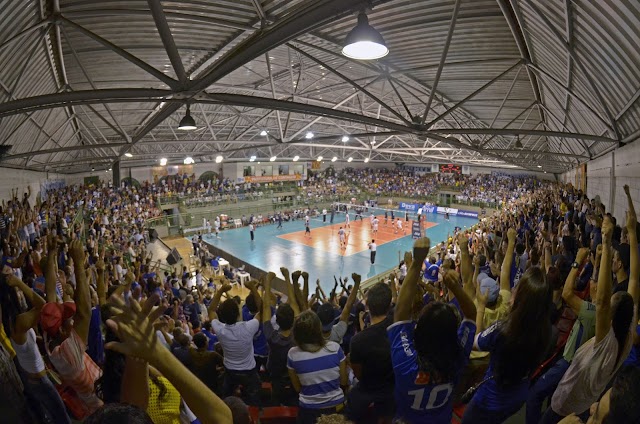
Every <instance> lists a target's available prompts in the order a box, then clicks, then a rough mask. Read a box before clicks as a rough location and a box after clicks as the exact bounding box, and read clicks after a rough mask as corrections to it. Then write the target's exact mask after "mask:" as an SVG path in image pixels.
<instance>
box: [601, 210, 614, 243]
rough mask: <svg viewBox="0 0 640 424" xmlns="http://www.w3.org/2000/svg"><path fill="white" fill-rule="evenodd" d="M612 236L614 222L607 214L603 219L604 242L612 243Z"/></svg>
mask: <svg viewBox="0 0 640 424" xmlns="http://www.w3.org/2000/svg"><path fill="white" fill-rule="evenodd" d="M612 236H613V222H612V221H611V218H609V217H608V216H605V218H604V220H603V221H602V242H603V243H604V242H605V241H606V242H607V243H609V244H611V237H612Z"/></svg>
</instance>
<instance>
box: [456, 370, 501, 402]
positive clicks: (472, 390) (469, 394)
mask: <svg viewBox="0 0 640 424" xmlns="http://www.w3.org/2000/svg"><path fill="white" fill-rule="evenodd" d="M492 379H493V376H491V377H487V378H485V379H484V380H482V381H481V382H479V383H477V384H475V385H473V386H471V387H469V389H468V390H467V391H466V392H464V394H463V395H462V397H461V398H460V402H462V403H464V404H467V403H469V401H470V400H471V399H472V398H473V396H474V395H475V394H476V392H477V391H478V389H479V388H480V387H482V385H483V384H484V383H486V382H487V381H489V380H492Z"/></svg>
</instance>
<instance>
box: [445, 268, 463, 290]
mask: <svg viewBox="0 0 640 424" xmlns="http://www.w3.org/2000/svg"><path fill="white" fill-rule="evenodd" d="M442 281H443V282H444V284H445V286H447V288H449V289H450V288H452V287H454V286H459V285H460V274H458V273H457V272H456V271H449V272H447V273H446V274H445V275H444V278H443V279H442Z"/></svg>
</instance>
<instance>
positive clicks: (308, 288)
mask: <svg viewBox="0 0 640 424" xmlns="http://www.w3.org/2000/svg"><path fill="white" fill-rule="evenodd" d="M184 177H185V178H175V179H171V180H169V181H168V182H167V183H166V184H163V183H156V182H154V183H151V182H145V183H143V184H142V185H141V187H138V188H134V187H120V188H113V187H109V186H102V187H99V188H95V187H91V188H90V187H84V186H72V187H66V188H62V189H60V188H59V189H57V190H56V191H52V192H50V193H47V196H46V201H38V202H37V204H35V205H31V204H30V202H29V200H28V199H29V197H30V195H31V193H30V192H28V193H24V197H23V198H22V199H19V198H18V195H19V193H18V192H17V190H16V191H15V192H12V196H11V199H5V200H6V202H3V205H2V210H1V211H0V233H1V236H2V241H1V243H2V246H1V250H2V267H3V268H2V273H1V275H0V308H1V318H2V325H1V326H0V330H1V331H0V394H1V396H0V417H1V418H0V421H2V422H7V423H41V422H43V423H48V422H53V423H71V422H72V420H74V421H84V422H86V423H89V424H91V423H113V422H123V423H124V422H129V423H156V424H160V423H162V424H164V423H184V422H186V423H202V424H214V423H221V424H229V423H252V422H253V423H258V422H272V423H287V422H298V423H302V424H313V423H338V422H341V423H349V422H351V423H356V424H359V423H392V422H394V423H412V424H422V423H435V424H444V423H450V422H462V423H463V424H475V423H492V424H493V423H501V422H505V421H506V420H508V419H509V418H510V417H513V416H514V415H516V414H521V416H526V418H523V420H524V421H525V422H526V423H527V424H537V423H545V424H546V423H558V422H560V423H563V424H570V423H577V422H589V423H616V424H626V423H637V422H639V420H640V403H638V401H637V399H638V396H639V395H640V371H638V366H640V326H638V316H637V309H638V298H639V296H640V291H639V289H640V288H639V287H638V284H639V278H640V268H639V264H640V263H639V249H638V247H639V246H638V239H639V233H640V228H639V227H638V225H637V215H636V211H635V208H634V205H633V202H632V200H631V196H630V194H629V188H628V187H627V186H625V187H624V190H625V193H626V196H627V199H628V206H627V209H628V212H627V216H626V220H625V222H624V225H621V223H618V222H616V219H615V218H614V217H613V216H612V215H611V214H610V213H608V211H607V210H606V208H605V206H604V205H602V204H601V203H599V202H597V201H596V200H595V199H589V198H587V196H586V195H585V194H584V193H583V192H581V191H580V190H577V189H575V188H573V187H571V186H564V185H561V184H557V183H545V184H542V183H540V182H538V181H536V180H534V179H533V178H531V177H519V178H505V177H502V176H496V175H493V176H492V175H477V176H467V175H464V176H462V175H445V174H442V175H438V174H436V175H429V174H426V175H418V174H413V173H409V172H405V171H401V170H381V169H358V170H356V169H346V170H343V171H341V172H339V173H337V174H335V175H333V176H327V175H324V176H323V175H320V174H318V175H316V176H315V177H314V178H313V179H312V180H311V181H309V182H307V183H306V184H305V187H304V189H306V190H307V195H310V196H315V195H328V194H335V193H338V192H341V193H349V192H350V191H351V190H359V189H362V188H364V187H366V188H367V189H368V190H369V189H372V190H374V191H375V192H376V193H378V194H380V195H391V196H414V195H415V196H418V197H420V196H427V195H430V194H433V193H435V192H436V191H437V190H438V187H439V186H441V185H448V186H456V185H457V186H458V187H460V190H461V196H466V197H468V198H473V199H480V200H482V201H492V200H498V201H502V202H503V208H502V209H501V210H500V211H499V213H497V214H495V215H493V216H491V217H489V218H486V219H484V220H482V221H480V222H479V223H478V225H477V226H476V227H474V228H472V229H467V230H459V231H456V233H455V234H452V235H451V237H450V238H449V239H447V240H444V241H442V242H441V243H440V241H437V242H438V243H436V241H433V242H432V241H431V240H429V239H428V238H421V239H418V240H416V241H415V243H414V246H413V250H412V251H411V252H406V253H405V254H404V257H403V259H402V261H401V262H400V263H399V264H398V268H397V270H396V272H395V273H394V274H392V275H391V277H390V278H388V279H387V280H385V281H380V282H377V283H374V284H371V285H368V286H366V287H362V286H361V284H362V283H363V281H361V280H362V278H361V276H360V275H358V274H351V275H350V276H349V277H334V276H333V273H332V271H329V270H328V271H327V275H326V276H323V277H322V278H323V279H325V280H329V279H333V281H334V285H333V289H332V290H331V291H330V292H329V293H328V294H327V293H325V292H324V290H323V289H322V287H321V285H320V284H319V282H316V283H315V284H314V282H311V281H309V275H308V274H307V273H306V272H304V270H291V271H290V270H288V269H287V268H284V267H283V268H281V270H280V274H281V276H282V279H283V281H284V286H283V287H284V290H282V292H279V291H276V290H274V288H273V286H274V280H275V278H276V274H274V273H272V272H269V273H266V274H265V275H263V276H262V277H260V278H258V279H253V280H251V281H249V282H247V283H245V287H246V288H247V289H248V290H249V294H248V295H246V296H245V297H244V298H241V297H239V296H232V295H231V294H230V293H231V290H232V284H231V283H233V282H234V281H235V280H236V279H237V278H238V276H237V274H238V273H239V270H233V269H225V270H224V273H223V274H222V275H212V274H211V273H210V269H209V267H208V266H206V261H204V260H203V261H202V263H201V264H200V265H201V266H197V270H196V275H195V276H193V275H192V273H191V270H190V269H188V268H187V267H184V268H183V269H182V271H181V272H177V271H176V270H165V271H162V270H161V269H160V268H158V265H157V263H156V262H153V261H152V260H151V258H150V257H149V252H148V251H147V243H148V242H149V240H148V238H147V236H146V234H145V231H144V229H145V226H144V225H145V220H147V219H150V218H153V217H155V216H158V215H160V214H161V211H160V210H159V209H158V204H157V198H158V196H160V195H166V194H168V193H181V194H185V193H186V194H189V193H195V194H196V195H207V194H209V195H210V194H212V193H220V192H229V193H231V192H234V191H236V189H237V190H241V189H244V188H240V187H238V186H237V185H235V184H232V183H231V182H230V181H226V182H225V181H222V182H217V181H216V182H213V181H211V182H207V183H201V182H197V180H196V179H195V178H193V177H188V176H184ZM354 181H357V182H358V184H357V185H356V184H354V183H353V182H354ZM217 231H218V227H216V233H217ZM202 248H204V246H203V245H202V244H200V241H199V240H198V238H197V237H195V242H194V254H196V253H198V249H202ZM265 254H268V252H265ZM523 410H524V413H523V412H522V411H523ZM452 420H454V421H452Z"/></svg>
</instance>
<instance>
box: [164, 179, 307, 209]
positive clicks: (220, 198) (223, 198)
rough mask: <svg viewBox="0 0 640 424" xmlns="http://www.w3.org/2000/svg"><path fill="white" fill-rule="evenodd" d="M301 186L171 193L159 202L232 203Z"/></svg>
mask: <svg viewBox="0 0 640 424" xmlns="http://www.w3.org/2000/svg"><path fill="white" fill-rule="evenodd" d="M298 190H299V188H298V187H297V186H296V185H292V184H286V185H282V186H280V185H270V186H261V187H259V188H255V189H251V190H238V191H235V190H233V191H224V192H213V193H210V194H204V193H197V192H196V193H191V194H188V195H177V194H175V195H170V196H158V202H159V203H160V205H161V206H162V205H167V204H178V205H183V206H187V207H198V206H209V205H221V204H232V203H239V202H246V201H255V200H260V199H264V198H269V197H272V196H274V195H278V194H282V193H292V192H296V193H297V192H298Z"/></svg>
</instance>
